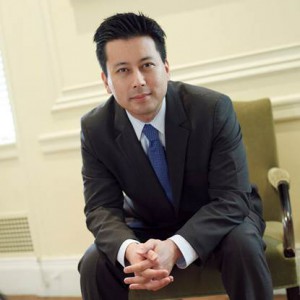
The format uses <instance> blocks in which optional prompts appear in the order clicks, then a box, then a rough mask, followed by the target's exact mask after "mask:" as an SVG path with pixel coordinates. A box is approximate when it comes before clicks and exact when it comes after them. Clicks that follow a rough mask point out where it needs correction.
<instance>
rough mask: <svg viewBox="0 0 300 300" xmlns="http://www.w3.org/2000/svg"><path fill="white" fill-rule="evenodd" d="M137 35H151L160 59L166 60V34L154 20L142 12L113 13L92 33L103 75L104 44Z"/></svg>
mask: <svg viewBox="0 0 300 300" xmlns="http://www.w3.org/2000/svg"><path fill="white" fill-rule="evenodd" d="M138 36H149V37H151V38H152V39H153V41H154V43H155V47H156V49H157V51H158V52H159V54H160V57H161V59H162V61H163V62H165V61H166V56H167V53H166V45H165V37H166V34H165V32H164V31H163V30H162V28H161V27H160V26H159V25H158V24H157V22H156V21H154V20H153V19H151V18H149V17H146V16H145V15H143V14H142V13H139V14H138V15H137V14H134V13H122V14H115V15H113V16H111V17H109V18H107V19H105V20H104V21H103V23H101V24H100V26H99V27H98V29H97V31H96V33H95V35H94V42H95V43H96V45H97V48H96V54H97V58H98V61H99V63H100V66H101V68H102V70H103V72H104V73H105V75H107V69H106V60H107V57H106V53H105V46H106V44H107V43H108V42H109V41H112V40H116V39H130V38H134V37H138Z"/></svg>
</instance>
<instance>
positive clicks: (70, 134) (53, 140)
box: [39, 129, 80, 154]
mask: <svg viewBox="0 0 300 300" xmlns="http://www.w3.org/2000/svg"><path fill="white" fill-rule="evenodd" d="M79 135H80V129H75V130H69V131H60V132H55V133H47V134H42V135H40V137H39V142H40V145H41V148H42V152H43V153H45V154H49V153H52V154H53V153H57V152H62V151H72V150H78V149H80V136H79Z"/></svg>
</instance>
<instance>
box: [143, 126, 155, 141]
mask: <svg viewBox="0 0 300 300" xmlns="http://www.w3.org/2000/svg"><path fill="white" fill-rule="evenodd" d="M143 133H144V135H145V136H146V137H147V139H148V140H149V141H150V142H153V141H155V140H158V139H159V137H158V131H157V129H156V128H155V127H153V126H152V125H150V124H145V126H144V128H143Z"/></svg>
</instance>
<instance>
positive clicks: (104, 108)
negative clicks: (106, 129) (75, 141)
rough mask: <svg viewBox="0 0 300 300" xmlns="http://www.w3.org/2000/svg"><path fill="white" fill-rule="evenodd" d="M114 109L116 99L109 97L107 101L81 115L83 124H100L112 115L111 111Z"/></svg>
mask: <svg viewBox="0 0 300 300" xmlns="http://www.w3.org/2000/svg"><path fill="white" fill-rule="evenodd" d="M112 110H114V100H113V99H112V97H111V98H109V99H108V100H107V101H106V102H104V103H102V104H99V105H98V106H96V107H95V108H93V109H91V110H90V111H88V112H87V113H85V114H84V115H83V116H82V117H81V123H83V124H99V123H102V122H107V119H108V118H110V116H111V111H112Z"/></svg>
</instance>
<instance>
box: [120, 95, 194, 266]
mask: <svg viewBox="0 0 300 300" xmlns="http://www.w3.org/2000/svg"><path fill="white" fill-rule="evenodd" d="M126 113H127V116H128V118H129V121H130V122H131V124H132V126H133V128H134V131H135V133H136V136H137V138H138V140H139V141H140V142H141V144H142V147H143V149H144V151H145V152H146V153H147V149H148V147H149V141H148V139H147V137H146V136H145V135H144V134H143V128H144V125H145V124H146V123H144V122H142V121H140V120H138V119H136V118H134V117H133V116H132V115H131V114H130V113H129V112H128V111H126ZM165 114H166V99H165V98H164V99H163V101H162V105H161V108H160V110H159V112H158V113H157V115H156V116H155V118H154V119H153V120H152V121H151V122H149V123H147V124H151V125H152V126H153V127H155V128H156V129H157V130H158V132H159V139H160V141H161V143H162V145H163V147H165V146H166V140H165ZM169 239H170V240H172V241H173V242H174V243H175V244H176V245H177V247H178V248H179V250H180V251H181V253H182V258H180V259H179V260H178V261H177V262H176V265H177V267H178V268H181V269H184V268H186V267H187V266H189V265H190V264H191V263H192V262H193V261H195V260H196V259H197V258H198V255H197V253H196V251H195V250H194V249H193V247H192V246H191V245H190V244H189V243H188V241H187V240H186V239H185V238H183V237H182V236H181V235H178V234H176V235H173V236H172V237H170V238H169ZM131 243H138V241H136V240H132V239H128V240H125V241H124V242H123V243H122V245H121V247H120V249H119V251H118V256H117V260H118V262H119V263H120V264H121V265H122V266H123V267H124V266H125V251H126V249H127V247H128V245H129V244H131Z"/></svg>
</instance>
